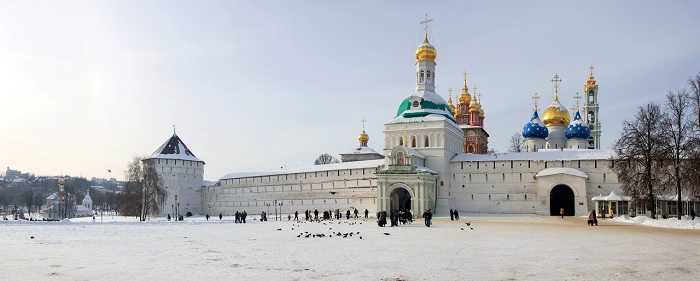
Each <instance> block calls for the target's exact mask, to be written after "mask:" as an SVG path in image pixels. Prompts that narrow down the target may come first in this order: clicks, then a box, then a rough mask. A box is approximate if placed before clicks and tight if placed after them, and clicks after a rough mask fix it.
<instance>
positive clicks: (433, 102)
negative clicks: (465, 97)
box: [396, 92, 456, 122]
mask: <svg viewBox="0 0 700 281" xmlns="http://www.w3.org/2000/svg"><path fill="white" fill-rule="evenodd" d="M417 94H418V93H417ZM417 94H415V95H411V96H409V97H407V98H406V99H404V100H403V102H401V105H399V110H398V111H397V112H396V117H399V116H403V117H404V118H414V117H424V116H428V115H431V114H437V115H442V116H445V117H447V118H448V119H450V120H452V122H456V120H455V119H454V114H453V113H452V111H451V110H450V106H449V105H448V104H447V102H445V100H444V99H443V98H442V97H440V96H438V95H437V94H435V93H432V92H423V93H422V94H423V95H422V96H419V95H417ZM414 96H417V97H420V98H421V101H420V109H413V110H411V107H412V104H411V98H413V97H414Z"/></svg>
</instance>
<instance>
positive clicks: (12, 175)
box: [5, 167, 22, 180]
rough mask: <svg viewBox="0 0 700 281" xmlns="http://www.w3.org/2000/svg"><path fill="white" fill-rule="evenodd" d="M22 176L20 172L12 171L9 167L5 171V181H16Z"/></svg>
mask: <svg viewBox="0 0 700 281" xmlns="http://www.w3.org/2000/svg"><path fill="white" fill-rule="evenodd" d="M21 176H22V172H20V171H19V170H12V169H10V167H7V171H5V179H7V180H11V179H16V178H19V177H21Z"/></svg>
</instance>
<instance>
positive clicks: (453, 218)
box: [450, 209, 455, 221]
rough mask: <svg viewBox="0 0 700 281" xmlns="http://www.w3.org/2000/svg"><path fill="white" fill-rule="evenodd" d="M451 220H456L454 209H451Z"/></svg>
mask: <svg viewBox="0 0 700 281" xmlns="http://www.w3.org/2000/svg"><path fill="white" fill-rule="evenodd" d="M450 220H451V221H453V220H455V213H454V211H452V209H450Z"/></svg>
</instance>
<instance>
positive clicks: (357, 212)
mask: <svg viewBox="0 0 700 281" xmlns="http://www.w3.org/2000/svg"><path fill="white" fill-rule="evenodd" d="M359 213H360V211H358V210H357V209H355V218H357V214H359Z"/></svg>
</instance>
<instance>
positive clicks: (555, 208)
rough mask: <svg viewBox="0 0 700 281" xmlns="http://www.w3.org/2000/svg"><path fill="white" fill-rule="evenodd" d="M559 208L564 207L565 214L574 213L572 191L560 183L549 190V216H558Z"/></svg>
mask: <svg viewBox="0 0 700 281" xmlns="http://www.w3.org/2000/svg"><path fill="white" fill-rule="evenodd" d="M559 208H564V215H565V216H573V215H575V213H576V210H575V204H574V191H573V190H571V188H570V187H568V186H566V185H563V184H560V185H557V186H555V187H554V188H552V191H550V192H549V212H550V215H551V216H559V215H560V214H559Z"/></svg>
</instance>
